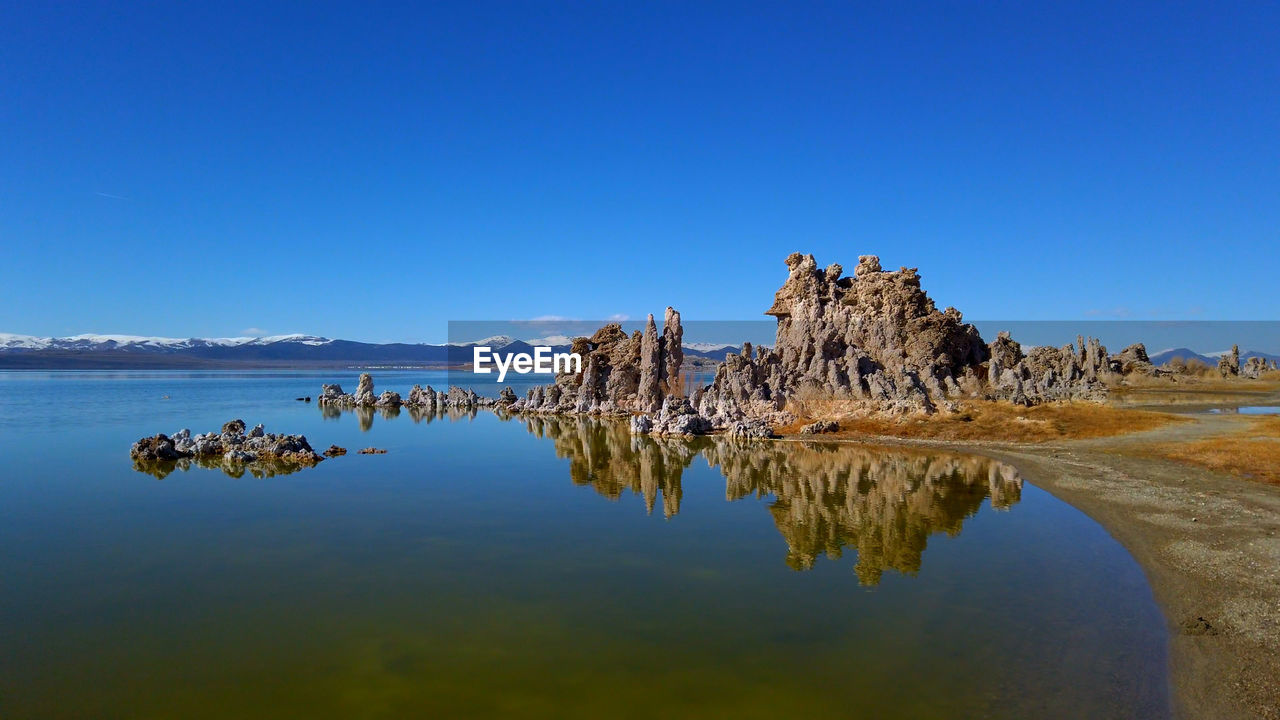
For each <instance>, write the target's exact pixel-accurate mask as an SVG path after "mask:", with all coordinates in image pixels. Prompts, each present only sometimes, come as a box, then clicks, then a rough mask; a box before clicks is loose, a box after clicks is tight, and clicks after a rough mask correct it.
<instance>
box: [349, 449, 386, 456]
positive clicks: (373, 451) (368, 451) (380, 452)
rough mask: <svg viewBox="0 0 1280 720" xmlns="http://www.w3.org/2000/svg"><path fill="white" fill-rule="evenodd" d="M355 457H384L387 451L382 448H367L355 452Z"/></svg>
mask: <svg viewBox="0 0 1280 720" xmlns="http://www.w3.org/2000/svg"><path fill="white" fill-rule="evenodd" d="M356 454H357V455H386V454H387V451H386V450H383V449H382V448H375V447H367V448H362V449H360V450H357V451H356Z"/></svg>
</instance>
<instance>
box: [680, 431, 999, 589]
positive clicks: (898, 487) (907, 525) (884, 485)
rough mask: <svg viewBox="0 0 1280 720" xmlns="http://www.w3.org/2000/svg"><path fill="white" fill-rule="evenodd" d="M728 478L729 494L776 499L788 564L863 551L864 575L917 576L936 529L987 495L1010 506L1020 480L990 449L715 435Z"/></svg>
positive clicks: (716, 459) (801, 565) (949, 529)
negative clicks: (946, 450)
mask: <svg viewBox="0 0 1280 720" xmlns="http://www.w3.org/2000/svg"><path fill="white" fill-rule="evenodd" d="M704 454H705V455H706V456H707V459H708V462H710V463H711V464H713V465H719V466H720V471H721V472H722V473H724V476H725V478H726V479H727V484H726V489H725V495H726V497H727V498H728V499H729V500H737V499H739V498H742V497H746V496H748V495H755V496H756V497H763V496H765V495H772V496H774V497H775V498H777V499H776V500H775V501H774V503H773V504H772V505H771V506H770V512H771V513H772V514H773V520H774V522H775V523H776V524H777V526H778V530H779V531H780V532H781V533H782V536H783V537H784V538H785V539H786V541H787V546H788V548H789V550H788V553H787V564H788V565H790V566H791V567H793V568H796V569H798V570H806V569H808V568H810V567H812V566H813V564H814V562H815V561H816V560H817V558H818V556H819V555H823V554H825V555H827V556H828V557H840V555H841V553H842V552H843V549H844V548H845V547H852V548H854V549H855V550H856V551H857V553H858V562H857V565H856V566H855V568H854V570H855V572H856V573H857V574H858V579H859V580H861V581H862V582H863V583H864V584H868V585H874V584H876V583H878V582H879V580H880V575H881V573H882V572H884V570H896V571H898V572H900V573H903V574H907V575H912V574H915V573H916V572H917V571H918V570H919V569H920V559H921V556H922V555H923V554H924V549H925V545H926V543H927V542H928V538H929V536H930V535H933V534H934V533H939V532H942V533H946V534H948V535H957V534H959V533H960V526H961V524H962V523H963V522H964V520H965V518H968V517H970V516H972V515H974V514H975V513H976V512H977V511H978V509H979V508H980V507H981V506H982V503H983V501H984V500H986V499H988V498H990V499H991V504H992V506H993V507H995V508H998V509H1007V508H1009V507H1010V506H1012V505H1013V504H1014V503H1016V502H1017V501H1018V499H1019V498H1020V495H1021V489H1022V482H1021V480H1020V479H1019V478H1018V476H1017V473H1016V472H1015V471H1014V470H1013V468H1011V467H1009V466H1008V465H1004V464H1002V463H998V462H995V461H993V460H989V459H987V458H982V457H977V456H966V455H952V454H941V455H939V454H924V453H915V452H908V451H901V450H882V449H872V448H867V447H860V446H851V445H822V444H817V443H804V444H798V443H786V444H777V443H770V444H761V443H737V444H732V443H718V444H716V445H714V446H712V447H711V448H709V449H708V450H706V451H705V452H704Z"/></svg>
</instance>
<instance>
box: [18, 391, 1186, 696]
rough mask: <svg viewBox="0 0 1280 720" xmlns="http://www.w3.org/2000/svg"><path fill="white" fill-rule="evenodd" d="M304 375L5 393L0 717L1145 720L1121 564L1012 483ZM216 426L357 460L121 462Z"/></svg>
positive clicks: (1134, 620)
mask: <svg viewBox="0 0 1280 720" xmlns="http://www.w3.org/2000/svg"><path fill="white" fill-rule="evenodd" d="M374 379H375V383H376V385H377V387H378V389H379V390H381V389H385V388H390V389H396V390H398V391H400V392H402V393H404V392H407V390H408V388H409V387H410V386H411V385H412V384H414V383H415V382H434V383H435V384H436V385H437V386H439V385H440V384H441V383H440V382H439V378H438V377H435V376H431V374H430V373H423V372H417V373H413V372H403V373H392V372H380V373H375V375H374ZM332 380H340V381H341V382H342V383H343V385H344V386H346V385H350V386H351V387H349V388H347V389H348V390H350V389H352V388H353V387H354V385H355V377H354V373H346V374H341V373H333V372H327V373H266V372H262V373H198V374H193V373H154V372H153V373H31V374H22V373H9V374H5V373H0V398H3V399H2V400H0V453H2V455H0V456H2V457H3V458H4V463H5V465H4V473H3V479H2V480H0V514H2V517H0V543H2V547H3V553H0V578H3V584H2V585H0V633H2V635H0V717H4V718H46V717H49V718H54V717H57V718H117V717H118V718H174V717H182V718H205V717H208V718H213V717H234V718H326V717H334V718H383V717H431V716H436V717H490V716H495V715H498V716H521V717H589V718H599V717H654V716H662V717H680V716H688V717H803V716H816V717H851V716H858V717H912V718H956V717H1095V718H1101V717H1144V718H1153V717H1162V716H1166V715H1168V699H1167V698H1168V687H1167V677H1166V672H1165V664H1166V647H1165V642H1166V639H1165V630H1164V623H1163V620H1162V619H1161V616H1160V614H1159V611H1158V609H1157V608H1156V606H1155V604H1154V602H1153V599H1152V596H1151V593H1150V591H1149V589H1148V588H1147V585H1146V582H1145V580H1144V578H1143V576H1142V574H1141V572H1140V570H1139V568H1138V567H1137V566H1136V564H1135V563H1134V561H1133V560H1132V559H1131V558H1130V557H1129V556H1128V554H1127V553H1126V552H1125V551H1124V550H1123V548H1121V547H1120V546H1119V545H1118V544H1117V543H1116V542H1115V541H1114V540H1112V539H1111V538H1110V537H1109V536H1108V535H1107V533H1106V532H1104V531H1103V530H1102V529H1101V528H1100V527H1099V526H1098V525H1097V524H1095V523H1094V522H1092V521H1091V520H1089V519H1088V518H1087V517H1085V516H1084V515H1083V514H1081V513H1080V512H1078V511H1076V510H1075V509H1073V508H1072V507H1070V506H1068V505H1065V504H1063V503H1061V502H1059V501H1058V500H1056V499H1055V498H1053V497H1052V496H1050V495H1049V494H1047V493H1045V492H1043V491H1041V490H1039V489H1037V488H1036V487H1034V486H1033V485H1030V484H1028V483H1026V482H1024V481H1022V480H1021V479H1020V478H1019V477H1018V476H1017V474H1016V472H1015V471H1014V470H1013V469H1012V468H1010V467H1007V466H1003V465H1000V464H998V463H994V462H992V461H988V460H985V459H981V458H977V457H970V456H963V455H947V454H920V453H908V452H901V451H872V450H868V449H863V448H856V447H850V446H834V445H821V444H799V443H786V444H780V443H756V444H751V443H746V444H743V443H737V444H735V443H731V442H726V441H719V442H717V441H712V440H705V439H704V440H702V441H700V442H695V443H684V442H676V441H667V442H658V441H654V440H651V439H647V438H637V439H633V438H632V437H631V436H630V435H629V434H628V433H627V432H626V430H625V428H623V427H620V426H619V425H617V424H611V423H598V422H589V421H585V420H583V421H580V420H537V421H532V422H525V421H521V420H503V419H500V418H498V417H496V416H494V415H493V414H491V413H480V414H478V415H476V416H474V417H468V416H458V417H453V418H450V417H441V418H428V417H423V416H421V415H417V414H411V413H409V412H401V413H399V414H398V415H390V414H388V415H383V414H381V413H370V414H365V415H363V416H362V415H359V414H356V413H344V414H339V415H336V416H331V417H328V416H326V415H325V414H324V413H322V412H321V411H320V409H319V408H318V407H317V406H316V405H315V404H314V403H312V404H310V405H308V404H305V403H299V402H295V401H294V400H293V398H294V397H297V396H300V395H312V396H315V395H317V394H318V391H319V386H320V383H321V382H325V381H332ZM165 396H167V399H165ZM233 417H240V418H243V419H244V420H246V421H247V422H248V423H250V424H251V425H252V424H254V423H258V422H262V423H265V424H266V427H267V429H268V430H269V431H277V432H301V433H305V434H306V435H307V437H308V438H309V439H310V440H311V442H312V444H313V445H314V446H316V447H317V448H323V447H327V446H328V445H329V444H330V443H337V444H339V445H342V446H344V447H347V448H349V449H350V450H352V451H353V454H351V455H348V456H346V457H340V458H335V459H332V460H328V461H325V462H323V463H321V464H320V465H319V466H318V467H316V468H313V469H305V470H301V471H299V472H296V473H292V474H277V475H274V476H270V477H255V476H254V475H253V474H252V473H245V474H243V475H241V476H240V477H233V476H230V475H227V474H225V473H223V472H221V471H220V470H218V469H207V468H200V467H191V468H189V469H186V470H183V469H175V468H167V469H162V470H161V471H159V472H157V474H158V475H164V476H163V478H158V477H157V476H156V475H152V474H146V473H143V472H138V471H137V470H135V469H134V467H133V465H132V463H131V461H130V460H129V458H128V447H129V444H130V443H131V442H132V441H134V440H136V439H137V438H138V437H140V436H142V435H147V434H152V433H155V432H158V431H164V432H172V431H174V430H176V429H178V428H180V427H190V428H191V429H192V430H193V431H201V432H202V431H205V430H211V429H216V428H218V427H219V426H220V425H221V424H222V423H223V422H225V421H227V420H229V419H231V418H233ZM369 445H376V446H378V447H382V448H386V449H387V450H388V454H386V455H375V456H359V455H355V454H354V450H356V449H357V448H360V447H365V446H369ZM165 470H171V472H168V474H165Z"/></svg>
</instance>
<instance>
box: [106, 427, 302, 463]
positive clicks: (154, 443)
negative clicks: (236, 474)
mask: <svg viewBox="0 0 1280 720" xmlns="http://www.w3.org/2000/svg"><path fill="white" fill-rule="evenodd" d="M129 457H131V458H133V459H134V461H135V462H138V463H172V462H176V461H179V460H184V459H203V460H210V459H220V460H221V461H222V462H223V463H224V464H232V465H244V464H249V463H277V464H284V465H292V466H310V465H315V464H316V463H318V462H320V461H321V460H324V456H322V455H320V454H318V453H316V451H315V450H313V449H312V448H311V444H310V443H308V442H307V438H306V437H305V436H303V435H278V434H275V433H269V432H267V431H266V430H264V429H263V427H262V425H255V426H254V427H253V428H250V429H246V425H245V422H244V421H243V420H232V421H231V422H228V423H226V424H224V425H223V426H222V429H221V430H220V431H219V432H216V433H215V432H207V433H201V434H199V435H192V434H191V431H190V430H188V429H186V428H183V429H182V430H179V431H178V432H176V433H174V434H173V435H171V436H170V435H165V434H163V433H162V434H159V435H155V436H152V437H145V438H142V439H140V440H138V441H137V442H135V443H134V444H133V447H131V448H130V449H129Z"/></svg>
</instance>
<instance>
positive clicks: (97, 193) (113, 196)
mask: <svg viewBox="0 0 1280 720" xmlns="http://www.w3.org/2000/svg"><path fill="white" fill-rule="evenodd" d="M94 195H97V196H98V197H104V198H109V199H111V200H132V199H133V198H127V197H125V196H123V195H112V194H111V193H104V192H95V193H94Z"/></svg>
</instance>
